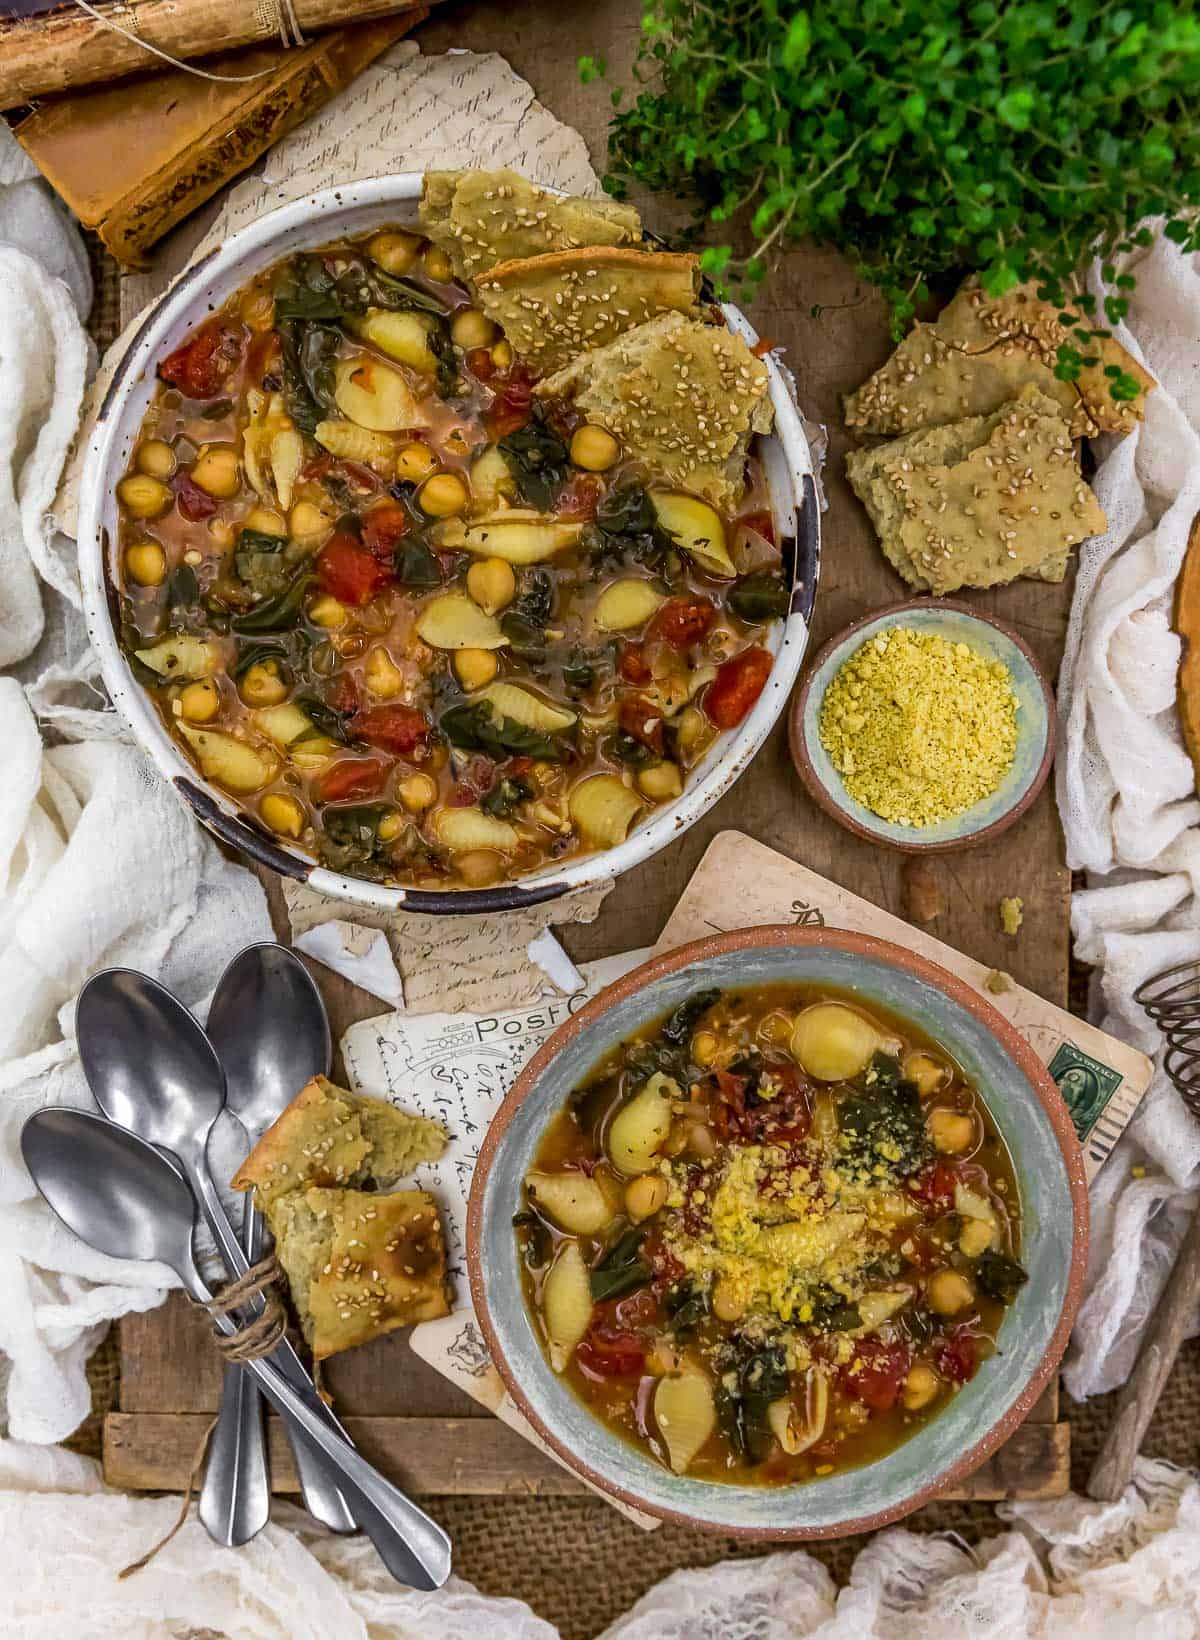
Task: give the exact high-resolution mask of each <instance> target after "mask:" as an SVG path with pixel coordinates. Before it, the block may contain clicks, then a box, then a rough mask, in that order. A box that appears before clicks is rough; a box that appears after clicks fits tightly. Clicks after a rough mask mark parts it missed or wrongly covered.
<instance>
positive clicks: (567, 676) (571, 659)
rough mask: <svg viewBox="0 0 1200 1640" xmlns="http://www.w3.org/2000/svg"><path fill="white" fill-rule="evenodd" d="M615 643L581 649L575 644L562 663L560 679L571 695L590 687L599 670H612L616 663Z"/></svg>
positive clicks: (578, 693) (580, 692)
mask: <svg viewBox="0 0 1200 1640" xmlns="http://www.w3.org/2000/svg"><path fill="white" fill-rule="evenodd" d="M616 650H617V646H616V644H615V643H608V644H605V645H603V646H602V647H601V648H599V649H583V648H581V647H580V646H579V645H576V646H575V648H574V649H572V651H571V653H570V655H569V656H568V657H567V659H566V660H565V661H564V662H563V665H562V680H563V683H564V685H565V686H566V688H568V689H569V690H570V691H571V693H572V694H573V695H580V694H582V693H583V692H584V691H585V690H586V689H590V688H591V687H592V685H593V684H594V683H595V681H596V677H597V675H598V673H599V672H600V671H601V670H609V671H611V670H613V669H614V668H615V665H616Z"/></svg>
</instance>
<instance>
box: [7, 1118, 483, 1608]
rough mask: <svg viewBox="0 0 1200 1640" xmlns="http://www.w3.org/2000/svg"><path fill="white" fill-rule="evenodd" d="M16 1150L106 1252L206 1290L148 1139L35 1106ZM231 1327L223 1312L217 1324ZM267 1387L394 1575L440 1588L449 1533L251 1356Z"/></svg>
mask: <svg viewBox="0 0 1200 1640" xmlns="http://www.w3.org/2000/svg"><path fill="white" fill-rule="evenodd" d="M21 1153H22V1155H23V1156H24V1158H25V1165H26V1167H27V1168H28V1169H29V1172H30V1174H31V1176H32V1178H33V1181H34V1183H35V1184H36V1185H37V1187H38V1189H39V1190H40V1191H41V1193H42V1195H43V1197H44V1198H45V1200H46V1201H47V1202H48V1203H49V1205H50V1206H51V1207H52V1208H53V1210H54V1212H55V1213H57V1214H58V1216H59V1218H60V1219H61V1220H62V1221H63V1223H64V1224H65V1225H66V1226H67V1227H68V1229H71V1230H73V1231H74V1232H75V1234H76V1235H77V1236H79V1237H80V1239H81V1240H83V1241H85V1242H87V1243H88V1245H89V1246H90V1247H95V1248H96V1249H97V1250H98V1251H99V1252H102V1253H107V1254H108V1255H109V1257H110V1258H135V1259H154V1260H157V1261H158V1262H159V1263H162V1264H165V1265H167V1266H168V1267H169V1268H170V1269H172V1270H174V1271H175V1273H176V1274H177V1275H178V1276H179V1279H180V1280H181V1281H182V1283H183V1285H184V1289H185V1291H186V1292H187V1293H188V1294H189V1295H190V1296H191V1297H192V1298H194V1299H196V1300H197V1302H198V1303H206V1302H207V1301H208V1300H209V1298H210V1297H211V1296H212V1295H211V1294H210V1292H209V1290H208V1288H207V1287H206V1286H205V1284H204V1280H203V1278H202V1277H201V1275H200V1271H199V1270H198V1269H197V1267H196V1256H195V1249H194V1246H193V1236H194V1232H195V1226H196V1203H195V1198H194V1197H193V1195H192V1193H191V1190H190V1189H189V1187H188V1184H187V1182H186V1180H185V1179H183V1178H182V1177H181V1176H180V1174H179V1173H177V1172H176V1170H175V1169H174V1167H172V1165H171V1163H170V1162H169V1161H168V1160H167V1158H166V1157H165V1156H163V1155H162V1154H161V1153H160V1152H159V1151H158V1150H156V1149H155V1148H154V1146H153V1145H151V1144H147V1143H146V1142H145V1141H144V1140H142V1139H140V1138H138V1136H137V1135H136V1134H134V1133H129V1132H127V1131H125V1130H124V1129H122V1128H119V1127H116V1126H114V1125H113V1124H112V1123H110V1122H106V1121H105V1120H104V1118H103V1117H100V1116H94V1115H92V1113H91V1112H90V1111H82V1110H53V1109H47V1110H40V1111H36V1112H35V1113H34V1115H32V1116H31V1117H30V1118H29V1120H28V1121H27V1122H26V1123H25V1126H24V1129H23V1130H22V1133H21ZM217 1325H218V1326H219V1327H220V1328H221V1330H222V1332H233V1331H235V1330H236V1329H235V1327H234V1324H233V1322H232V1321H230V1320H229V1319H228V1318H222V1319H221V1320H219V1321H218V1322H217ZM246 1370H247V1371H248V1372H252V1373H253V1374H254V1376H255V1377H256V1378H257V1379H258V1381H259V1383H260V1384H261V1385H262V1388H263V1391H264V1393H265V1394H266V1395H267V1397H268V1399H269V1400H270V1401H271V1402H272V1403H273V1404H274V1406H275V1407H276V1408H277V1409H278V1410H279V1411H280V1412H281V1413H282V1414H283V1415H284V1417H286V1418H290V1419H291V1420H292V1421H293V1422H294V1423H295V1424H297V1425H298V1426H299V1428H300V1429H301V1430H302V1431H303V1433H304V1435H305V1437H306V1439H308V1440H310V1441H311V1442H312V1443H313V1445H314V1446H317V1447H319V1448H320V1450H321V1452H322V1453H323V1454H324V1455H325V1457H326V1459H327V1460H328V1462H329V1463H330V1465H331V1466H332V1467H333V1468H335V1469H336V1470H337V1471H338V1475H339V1481H340V1485H341V1487H342V1490H343V1491H344V1492H345V1494H346V1496H347V1498H348V1499H349V1501H350V1504H351V1507H352V1508H353V1510H354V1513H355V1516H356V1517H357V1519H358V1520H359V1521H360V1522H361V1524H362V1527H363V1530H364V1531H365V1532H366V1533H367V1535H368V1537H369V1538H370V1539H371V1541H372V1543H373V1544H374V1545H375V1547H376V1549H377V1550H378V1551H379V1554H380V1557H381V1558H382V1560H383V1562H384V1564H385V1565H386V1566H387V1568H388V1570H389V1571H390V1572H391V1573H392V1575H393V1577H395V1578H397V1579H398V1580H399V1581H400V1582H403V1583H408V1584H410V1585H411V1586H412V1587H414V1588H417V1589H440V1588H441V1586H442V1585H443V1583H445V1581H446V1579H447V1578H448V1577H449V1575H450V1539H449V1538H448V1537H447V1536H446V1534H445V1532H443V1531H442V1529H441V1527H440V1526H438V1525H437V1524H436V1523H435V1522H434V1521H432V1520H430V1519H429V1517H428V1515H426V1514H424V1513H423V1511H422V1510H420V1509H418V1508H417V1506H416V1504H414V1503H413V1502H411V1500H410V1499H408V1498H406V1497H405V1496H404V1494H403V1493H402V1492H400V1491H398V1490H397V1488H396V1487H394V1486H392V1485H391V1484H390V1483H389V1482H388V1481H385V1480H384V1478H383V1476H382V1475H380V1474H378V1473H377V1472H376V1471H375V1470H374V1469H372V1468H371V1465H370V1464H369V1463H367V1461H366V1459H365V1458H362V1457H360V1456H359V1454H358V1453H357V1452H356V1451H355V1450H354V1448H353V1447H352V1446H351V1445H350V1444H349V1443H348V1442H347V1441H346V1440H344V1439H343V1437H342V1436H341V1435H339V1434H338V1433H337V1431H336V1430H334V1429H331V1428H330V1426H329V1425H328V1424H327V1423H326V1422H325V1421H324V1419H322V1418H320V1417H319V1416H318V1415H317V1414H316V1413H315V1412H314V1411H313V1410H312V1408H311V1407H310V1406H309V1404H308V1402H307V1401H306V1400H305V1399H304V1397H303V1396H302V1395H300V1394H299V1392H298V1391H297V1390H296V1389H294V1388H293V1386H292V1385H291V1384H290V1383H289V1382H288V1380H287V1379H286V1378H285V1377H284V1375H283V1374H282V1373H281V1372H280V1371H279V1368H278V1366H277V1365H276V1364H275V1359H274V1356H265V1357H262V1358H260V1359H257V1360H253V1361H248V1362H247V1363H246Z"/></svg>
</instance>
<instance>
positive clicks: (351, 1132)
mask: <svg viewBox="0 0 1200 1640" xmlns="http://www.w3.org/2000/svg"><path fill="white" fill-rule="evenodd" d="M445 1148H446V1132H445V1129H444V1128H442V1127H441V1126H439V1124H438V1123H437V1122H431V1121H430V1120H429V1119H428V1117H425V1116H414V1115H412V1114H411V1112H409V1111H403V1110H399V1109H397V1107H396V1106H395V1105H391V1104H388V1103H387V1101H386V1100H383V1099H371V1098H369V1097H368V1096H367V1095H366V1094H362V1093H350V1092H349V1091H348V1090H347V1089H346V1088H339V1087H337V1086H336V1085H335V1084H334V1083H333V1082H331V1081H329V1079H328V1078H327V1077H324V1076H314V1077H313V1079H312V1081H311V1082H307V1083H305V1085H304V1087H302V1088H301V1090H300V1092H299V1093H298V1094H297V1095H296V1097H295V1098H294V1099H293V1100H292V1102H291V1104H290V1105H289V1106H288V1107H287V1109H286V1110H285V1111H284V1112H283V1113H282V1115H280V1116H279V1117H277V1118H276V1120H275V1121H274V1122H273V1123H272V1124H271V1126H270V1127H269V1128H268V1129H267V1131H266V1132H265V1133H264V1134H263V1136H262V1138H261V1139H260V1140H259V1141H258V1143H257V1144H256V1145H255V1147H254V1149H253V1150H252V1151H251V1152H250V1154H249V1156H247V1157H246V1160H245V1161H244V1162H243V1163H242V1165H241V1167H240V1168H239V1169H238V1170H237V1172H236V1173H235V1174H234V1176H233V1179H232V1180H231V1181H230V1182H231V1184H232V1186H233V1188H234V1189H235V1190H251V1189H252V1190H253V1191H254V1199H255V1204H256V1205H257V1206H258V1208H259V1209H260V1210H261V1211H262V1212H264V1213H266V1214H267V1216H268V1218H269V1217H270V1210H271V1207H272V1205H273V1203H274V1202H275V1201H276V1200H277V1199H278V1198H279V1197H280V1196H282V1195H284V1194H285V1193H286V1192H287V1191H290V1190H297V1189H299V1188H301V1187H302V1186H304V1185H322V1186H333V1185H356V1184H363V1183H364V1182H365V1181H366V1180H367V1179H371V1180H373V1181H374V1182H375V1183H376V1184H379V1185H389V1184H394V1183H395V1182H396V1180H397V1179H400V1178H403V1177H404V1175H405V1174H408V1173H411V1172H412V1170H413V1168H414V1167H416V1166H417V1164H418V1163H419V1162H428V1161H435V1160H436V1159H437V1157H439V1156H440V1155H441V1153H442V1151H443V1150H444V1149H445Z"/></svg>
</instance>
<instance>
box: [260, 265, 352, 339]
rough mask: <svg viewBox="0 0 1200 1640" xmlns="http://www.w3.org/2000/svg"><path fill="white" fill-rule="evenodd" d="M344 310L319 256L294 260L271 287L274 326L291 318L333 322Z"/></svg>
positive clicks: (332, 278)
mask: <svg viewBox="0 0 1200 1640" xmlns="http://www.w3.org/2000/svg"><path fill="white" fill-rule="evenodd" d="M345 311H346V308H345V302H344V300H343V298H342V297H341V295H339V293H338V290H337V281H336V279H335V276H334V275H333V273H332V272H331V271H330V270H329V269H328V268H327V267H326V265H325V263H324V261H323V260H322V258H321V257H319V256H306V257H297V258H296V260H295V261H294V262H292V264H291V265H290V267H289V268H288V271H287V273H286V275H285V276H284V278H283V279H281V280H280V282H279V284H278V285H277V286H276V288H275V324H276V326H280V325H283V324H284V323H286V322H288V321H291V320H294V319H300V320H304V321H305V322H308V323H311V322H312V321H314V320H337V319H341V318H342V316H343V315H344V313H345Z"/></svg>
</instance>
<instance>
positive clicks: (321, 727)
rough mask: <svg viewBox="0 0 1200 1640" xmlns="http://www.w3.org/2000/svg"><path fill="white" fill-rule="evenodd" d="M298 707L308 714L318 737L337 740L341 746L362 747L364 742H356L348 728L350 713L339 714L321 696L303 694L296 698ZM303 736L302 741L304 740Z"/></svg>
mask: <svg viewBox="0 0 1200 1640" xmlns="http://www.w3.org/2000/svg"><path fill="white" fill-rule="evenodd" d="M296 705H297V706H299V707H301V708H302V710H303V711H305V712H307V713H308V715H309V717H310V718H311V719H312V722H313V731H314V733H316V734H318V735H325V736H327V737H328V739H330V740H336V741H337V742H338V744H339V745H341V746H361V745H362V744H363V742H362V741H361V740H356V739H355V738H354V736H353V735H352V734H351V733H350V732H349V729H348V728H347V718H348V716H349V714H348V713H345V712H339V711H338V710H337V708H336V707H334V706H331V705H330V704H329V702H328V701H327V700H322V699H321V697H320V695H312V694H303V695H297V696H296ZM304 738H305V737H304V736H301V739H304Z"/></svg>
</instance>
